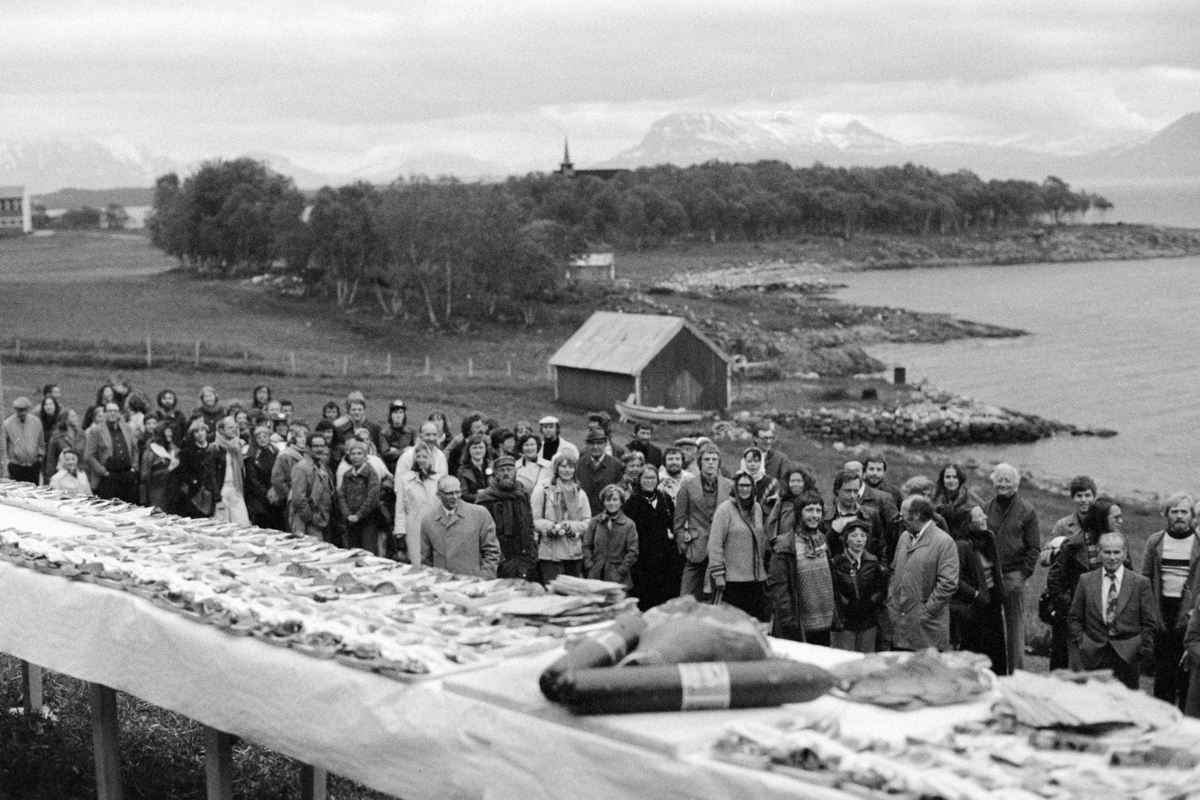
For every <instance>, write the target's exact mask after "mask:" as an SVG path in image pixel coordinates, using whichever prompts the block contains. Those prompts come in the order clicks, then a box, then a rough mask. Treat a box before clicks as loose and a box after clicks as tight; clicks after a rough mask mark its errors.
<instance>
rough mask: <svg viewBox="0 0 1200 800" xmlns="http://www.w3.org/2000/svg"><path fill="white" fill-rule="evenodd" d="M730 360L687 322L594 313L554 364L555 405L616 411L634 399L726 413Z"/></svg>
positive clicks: (644, 316) (602, 312)
mask: <svg viewBox="0 0 1200 800" xmlns="http://www.w3.org/2000/svg"><path fill="white" fill-rule="evenodd" d="M730 363H731V359H730V358H729V356H728V355H726V354H725V352H724V351H722V350H721V348H720V347H717V345H716V344H714V343H713V342H712V341H711V340H710V339H709V338H708V337H707V336H705V335H704V334H702V333H701V332H700V331H699V330H697V329H696V328H695V326H693V325H692V324H691V323H689V322H688V321H687V320H685V319H682V318H680V317H670V316H665V315H659V314H620V313H616V312H612V311H597V312H596V313H594V314H592V316H591V317H589V318H588V321H587V322H585V323H584V324H583V327H581V328H580V329H579V330H577V331H576V332H575V335H574V336H572V337H571V338H570V339H568V340H567V342H566V344H564V345H563V346H562V347H560V348H559V349H558V352H557V353H555V354H554V355H553V356H552V357H551V359H550V366H551V367H553V368H554V399H555V400H558V401H560V402H563V403H567V404H568V405H573V406H579V407H583V408H590V409H598V408H607V407H611V406H612V404H613V403H616V402H618V401H622V402H623V401H625V400H627V399H628V398H629V396H630V395H633V397H634V402H635V403H638V404H639V405H644V406H652V407H653V406H662V407H664V408H688V409H693V410H697V411H724V410H726V409H728V408H729V398H730V395H731V392H730V386H729V372H730Z"/></svg>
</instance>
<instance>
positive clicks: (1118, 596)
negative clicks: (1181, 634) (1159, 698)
mask: <svg viewBox="0 0 1200 800" xmlns="http://www.w3.org/2000/svg"><path fill="white" fill-rule="evenodd" d="M1125 553H1126V544H1125V537H1124V536H1123V535H1121V534H1119V533H1106V534H1104V535H1103V536H1101V537H1100V567H1101V568H1100V569H1097V570H1092V571H1091V572H1087V573H1085V574H1084V575H1083V576H1082V577H1080V579H1079V584H1078V585H1077V586H1076V587H1075V596H1074V598H1073V599H1072V602H1071V611H1070V613H1069V614H1068V615H1067V627H1068V630H1069V631H1070V638H1071V645H1072V646H1073V647H1075V648H1076V649H1077V650H1078V653H1079V665H1080V667H1081V668H1082V669H1085V670H1093V669H1111V670H1112V672H1113V675H1114V676H1116V678H1117V679H1118V680H1119V681H1121V682H1122V683H1124V684H1125V685H1126V686H1128V687H1129V688H1130V689H1137V688H1138V674H1139V671H1138V662H1139V661H1140V659H1141V657H1142V656H1143V655H1145V656H1149V655H1150V653H1151V651H1152V649H1153V646H1154V634H1155V633H1156V632H1157V631H1158V628H1159V621H1158V603H1157V602H1156V601H1155V598H1154V592H1153V590H1152V589H1151V586H1150V581H1149V580H1147V579H1146V578H1145V577H1143V576H1141V575H1138V574H1137V573H1136V572H1134V571H1133V570H1131V569H1126V568H1125Z"/></svg>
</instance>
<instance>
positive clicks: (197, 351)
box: [196, 339, 200, 369]
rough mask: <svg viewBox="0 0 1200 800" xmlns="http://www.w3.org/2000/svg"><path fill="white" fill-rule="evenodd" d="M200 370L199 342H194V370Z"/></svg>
mask: <svg viewBox="0 0 1200 800" xmlns="http://www.w3.org/2000/svg"><path fill="white" fill-rule="evenodd" d="M199 368H200V340H199V339H197V340H196V369H199Z"/></svg>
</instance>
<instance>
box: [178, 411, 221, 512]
mask: <svg viewBox="0 0 1200 800" xmlns="http://www.w3.org/2000/svg"><path fill="white" fill-rule="evenodd" d="M187 433H188V435H187V438H186V439H185V440H184V441H183V442H182V443H181V444H180V446H179V467H178V468H177V470H176V473H177V478H178V481H179V494H178V495H177V497H176V513H178V514H179V515H180V516H184V517H198V518H203V517H211V516H212V515H213V511H214V509H215V508H216V505H217V500H218V499H219V498H218V494H219V492H220V486H218V485H217V484H216V474H215V472H214V469H213V459H212V458H211V457H210V456H209V449H210V448H211V447H212V445H210V444H209V441H208V426H207V425H205V424H204V420H203V419H200V418H199V417H197V418H196V419H193V420H192V421H191V424H189V425H188V431H187Z"/></svg>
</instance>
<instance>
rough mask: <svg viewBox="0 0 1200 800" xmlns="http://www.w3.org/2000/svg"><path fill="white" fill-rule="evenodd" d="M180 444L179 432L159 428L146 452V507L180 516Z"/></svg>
mask: <svg viewBox="0 0 1200 800" xmlns="http://www.w3.org/2000/svg"><path fill="white" fill-rule="evenodd" d="M178 470H179V445H178V444H176V442H175V429H174V428H172V427H170V426H169V425H159V426H158V428H157V429H155V431H154V434H153V435H152V436H151V437H150V441H149V442H148V443H147V444H146V450H145V452H144V453H142V466H141V471H142V504H143V505H147V506H153V507H155V508H157V509H159V510H160V511H165V512H166V513H168V514H174V513H176V500H177V498H178V496H179V479H178V475H177V474H176V473H177V472H178Z"/></svg>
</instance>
